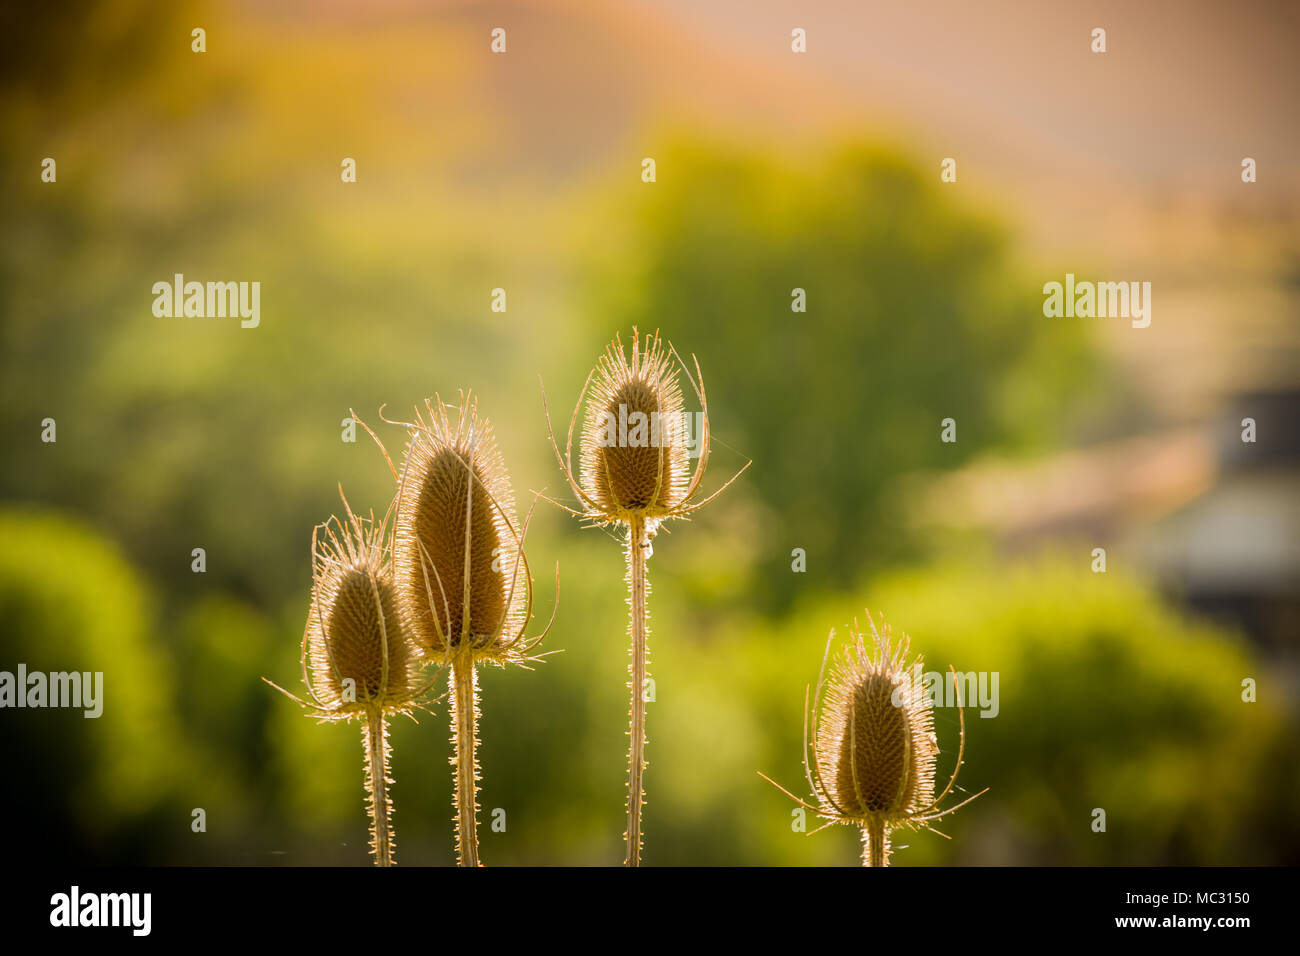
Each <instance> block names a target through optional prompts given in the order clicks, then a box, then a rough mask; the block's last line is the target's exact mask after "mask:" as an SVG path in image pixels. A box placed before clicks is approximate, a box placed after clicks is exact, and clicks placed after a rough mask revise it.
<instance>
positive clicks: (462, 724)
mask: <svg viewBox="0 0 1300 956" xmlns="http://www.w3.org/2000/svg"><path fill="white" fill-rule="evenodd" d="M449 681H450V683H451V692H452V693H451V741H452V744H453V746H454V747H455V753H454V754H453V756H452V765H453V766H454V767H455V768H456V790H455V794H454V799H453V803H454V805H455V808H456V853H457V854H458V856H459V858H460V865H461V866H478V865H479V860H478V756H477V750H478V677H477V675H476V674H475V672H474V663H473V660H472V658H471V657H470V656H469V655H468V654H465V655H463V656H462V657H461V659H460V660H457V661H456V662H455V663H453V664H452V667H451V676H450V678H449Z"/></svg>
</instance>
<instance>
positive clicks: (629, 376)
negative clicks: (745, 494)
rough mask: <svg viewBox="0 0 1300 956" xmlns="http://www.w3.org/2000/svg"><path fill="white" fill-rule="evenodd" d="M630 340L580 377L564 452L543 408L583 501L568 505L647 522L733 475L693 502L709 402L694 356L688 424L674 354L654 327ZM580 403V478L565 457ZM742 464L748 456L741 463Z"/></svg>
mask: <svg viewBox="0 0 1300 956" xmlns="http://www.w3.org/2000/svg"><path fill="white" fill-rule="evenodd" d="M631 344H632V348H631V354H630V356H629V355H628V354H626V353H625V352H624V346H623V342H622V339H621V338H618V337H616V338H615V339H614V340H613V341H612V342H611V343H610V344H609V345H608V346H607V347H606V349H605V354H604V355H602V356H601V357H600V359H599V361H598V362H597V365H596V368H595V369H593V370H592V372H591V374H590V375H589V376H588V377H587V382H586V384H585V385H584V386H583V390H582V394H581V395H579V397H578V404H577V406H576V407H575V408H574V410H573V417H572V419H571V420H570V422H569V435H568V439H567V442H566V444H565V453H564V455H563V456H561V454H560V449H559V445H558V444H557V443H556V441H555V436H554V431H553V430H551V428H550V415H549V412H548V414H547V429H548V431H550V434H551V445H552V448H554V450H555V456H556V459H557V460H558V461H559V463H560V468H561V470H562V471H563V472H564V476H565V478H566V479H567V480H568V483H569V486H570V488H572V490H573V492H574V494H575V495H577V497H578V500H579V501H580V502H581V504H582V506H583V508H584V510H583V511H573V509H568V510H570V511H572V512H573V513H574V514H576V515H578V516H580V517H583V518H587V519H589V520H590V521H592V522H593V523H595V524H612V523H617V522H621V523H624V524H627V523H630V522H631V521H632V520H633V519H644V520H645V521H646V522H647V523H648V524H649V525H651V526H653V525H654V524H657V523H658V522H659V521H662V520H663V519H665V518H674V517H685V516H686V515H688V514H690V513H691V512H693V511H696V510H697V509H699V508H702V507H703V506H704V505H706V504H708V503H709V502H710V501H712V500H713V499H714V498H716V497H717V496H718V495H719V494H721V493H722V491H724V490H725V489H726V488H727V487H728V486H729V485H730V484H731V481H734V480H735V477H733V478H732V479H731V481H728V482H727V484H726V485H723V487H722V488H720V489H718V491H716V492H714V493H713V494H712V495H710V496H709V497H708V498H706V499H704V500H702V501H693V499H694V498H695V496H696V495H697V494H698V492H699V489H700V483H701V481H702V480H703V478H704V472H705V469H706V467H707V466H708V462H709V405H708V399H707V398H706V396H705V393H704V379H703V376H702V375H701V374H700V369H699V363H698V362H697V363H696V365H695V373H696V374H695V377H694V378H692V377H691V375H690V373H689V371H688V372H687V374H686V378H687V381H688V382H689V383H690V385H691V388H692V390H693V391H694V392H695V395H696V398H697V399H698V400H699V402H700V411H699V412H698V413H697V414H696V416H695V420H696V422H697V424H696V425H695V427H693V428H692V426H691V423H690V419H689V418H688V417H687V413H686V411H685V409H684V405H683V402H682V392H681V387H680V386H679V384H678V380H677V367H676V366H677V363H678V361H680V360H679V359H678V357H677V354H676V352H675V351H674V350H673V348H672V346H671V345H669V344H668V343H666V342H664V341H663V339H661V338H660V337H659V335H658V334H657V333H656V334H654V335H649V336H646V337H645V338H644V340H643V339H642V337H641V336H640V334H639V333H638V332H637V330H636V329H633V330H632V343H631ZM593 380H594V381H593ZM544 398H545V396H544V395H543V399H544ZM584 402H585V410H586V415H585V419H584V422H583V429H582V436H581V445H580V469H579V470H580V474H581V478H580V480H579V479H578V478H575V476H574V470H573V463H572V460H573V433H574V430H575V428H576V426H577V421H578V416H579V413H580V412H582V411H583V408H584ZM692 435H693V437H694V440H695V442H696V443H697V444H696V445H695V447H694V448H691V447H690V445H689V444H688V441H689V439H690V438H691V436H692ZM692 454H697V455H698V457H699V462H698V464H697V465H696V467H695V470H694V472H693V473H692V472H691V469H690V465H689V458H690V457H691V456H692ZM747 467H749V465H748V463H746V465H745V467H744V468H741V469H740V470H741V471H742V472H743V471H744V470H745V468H747ZM736 477H739V473H737V475H736Z"/></svg>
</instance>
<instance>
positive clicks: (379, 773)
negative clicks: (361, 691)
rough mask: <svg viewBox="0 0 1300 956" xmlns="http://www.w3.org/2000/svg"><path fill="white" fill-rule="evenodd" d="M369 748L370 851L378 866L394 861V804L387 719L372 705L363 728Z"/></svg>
mask: <svg viewBox="0 0 1300 956" xmlns="http://www.w3.org/2000/svg"><path fill="white" fill-rule="evenodd" d="M361 737H362V743H363V745H364V746H365V751H366V790H367V791H368V792H369V794H370V807H369V809H370V851H371V853H372V854H373V855H374V858H375V866H392V865H393V828H392V822H391V820H390V814H391V813H392V804H391V803H389V800H388V784H389V783H390V782H391V781H390V780H389V777H388V758H389V754H390V750H389V746H388V722H387V719H386V718H385V717H384V712H383V711H382V710H380V709H379V708H377V707H376V708H373V709H371V710H370V711H369V712H368V713H367V714H366V722H365V724H364V726H362V728H361Z"/></svg>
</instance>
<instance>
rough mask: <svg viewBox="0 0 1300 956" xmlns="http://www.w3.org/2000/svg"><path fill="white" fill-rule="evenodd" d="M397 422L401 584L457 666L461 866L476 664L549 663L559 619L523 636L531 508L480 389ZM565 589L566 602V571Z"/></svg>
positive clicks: (471, 834)
mask: <svg viewBox="0 0 1300 956" xmlns="http://www.w3.org/2000/svg"><path fill="white" fill-rule="evenodd" d="M449 409H450V413H449ZM381 414H382V413H381ZM353 417H354V418H355V415H354V416H353ZM392 424H400V425H402V426H404V427H405V428H406V429H407V431H408V435H407V443H406V453H405V456H404V459H403V463H402V468H401V471H400V472H399V471H398V470H397V469H395V468H393V467H392V461H391V459H389V467H390V468H391V469H392V470H393V475H394V478H396V480H397V483H398V487H397V498H396V508H397V512H396V518H395V519H394V523H395V536H394V544H393V569H394V574H393V577H394V582H395V589H396V593H397V599H398V601H399V602H400V605H401V608H402V610H403V619H404V620H405V621H407V622H408V624H409V626H410V629H411V635H412V638H413V639H414V640H415V642H416V643H417V644H418V645H419V646H420V647H421V648H422V649H423V650H424V652H425V653H426V654H427V655H428V656H429V657H430V658H431V659H433V660H435V661H440V662H441V663H443V664H444V665H446V666H448V667H449V669H450V676H449V688H450V693H451V701H452V705H451V737H452V744H453V747H454V752H453V756H452V759H451V763H452V766H453V767H454V768H455V780H456V784H455V788H454V790H453V805H454V807H455V811H456V816H455V820H456V847H457V854H458V857H459V861H460V864H461V865H462V866H478V865H479V854H478V781H479V767H478V759H477V747H478V730H477V728H478V718H479V702H478V679H477V674H476V671H475V667H476V665H477V664H479V663H482V662H486V663H490V664H497V665H501V666H504V665H507V664H517V665H522V666H527V664H528V663H529V662H531V661H536V660H538V659H540V658H541V657H543V656H545V655H541V654H534V653H533V651H534V650H535V648H536V646H537V644H538V643H539V642H540V641H541V640H542V638H544V637H545V636H546V633H547V632H548V631H549V630H550V624H548V625H547V627H546V630H544V631H543V632H542V633H541V634H540V635H537V636H535V637H525V636H524V630H525V627H526V625H527V623H528V621H529V620H530V619H531V617H532V594H533V591H532V577H531V575H530V573H529V568H528V561H527V558H526V557H525V556H524V550H523V542H524V538H525V536H526V535H527V533H528V519H530V518H531V516H532V510H531V509H530V510H529V513H528V517H527V518H526V519H525V521H524V525H523V528H522V530H517V529H516V524H515V503H514V495H513V492H512V491H511V488H510V481H509V478H508V477H507V475H506V470H505V465H504V462H503V461H502V458H501V453H500V451H499V450H498V448H497V445H496V440H495V438H494V436H493V433H492V426H491V424H490V423H489V422H488V421H487V420H485V419H480V418H479V417H478V411H477V405H476V403H475V401H474V399H473V398H472V396H470V395H469V394H466V393H462V394H461V396H460V401H459V403H458V404H457V405H455V406H448V405H444V404H443V402H442V401H441V399H439V398H437V397H436V396H435V398H434V400H433V401H432V402H430V401H425V403H424V410H423V412H422V411H421V410H420V409H419V408H418V407H417V408H416V410H415V420H414V421H413V422H393V423H392ZM363 427H365V426H364V424H363ZM367 430H369V429H367ZM371 434H372V435H373V434H374V433H373V432H371ZM376 441H378V439H376ZM380 447H381V448H382V447H383V445H382V443H380ZM384 454H385V458H387V457H388V456H387V452H385V453H384ZM556 588H557V597H558V588H559V577H558V569H557V576H556ZM551 620H552V621H554V612H552V615H551Z"/></svg>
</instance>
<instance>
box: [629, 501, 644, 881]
mask: <svg viewBox="0 0 1300 956" xmlns="http://www.w3.org/2000/svg"><path fill="white" fill-rule="evenodd" d="M649 546H650V542H649V540H648V539H647V538H646V521H645V519H644V518H642V517H635V518H633V519H632V521H631V522H630V525H629V528H628V539H627V582H628V607H629V609H630V611H631V621H630V623H629V626H628V630H629V631H630V632H631V635H632V648H631V655H632V662H631V664H629V665H628V671H629V673H630V674H631V675H632V681H631V689H632V707H631V712H630V717H631V726H630V727H629V728H628V737H629V742H628V756H627V765H628V777H627V858H626V860H625V861H624V862H626V863H627V865H628V866H640V865H641V806H642V804H643V803H644V802H645V788H644V786H643V784H642V778H643V776H644V774H645V767H646V761H645V704H646V699H645V695H646V663H647V662H646V657H647V654H646V631H647V617H648V613H647V609H646V591H647V590H648V589H649V583H648V582H647V580H646V552H647V551H648V550H649Z"/></svg>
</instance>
